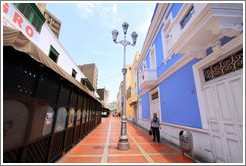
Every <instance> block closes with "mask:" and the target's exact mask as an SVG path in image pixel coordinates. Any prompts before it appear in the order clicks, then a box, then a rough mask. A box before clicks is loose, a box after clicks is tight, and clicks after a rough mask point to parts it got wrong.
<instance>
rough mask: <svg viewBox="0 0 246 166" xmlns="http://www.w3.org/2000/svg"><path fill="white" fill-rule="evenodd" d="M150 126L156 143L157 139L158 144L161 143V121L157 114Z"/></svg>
mask: <svg viewBox="0 0 246 166" xmlns="http://www.w3.org/2000/svg"><path fill="white" fill-rule="evenodd" d="M150 125H151V126H150V128H151V129H152V130H153V136H154V139H153V141H155V140H156V138H157V141H158V143H160V130H159V128H160V121H159V118H158V117H157V114H156V113H154V114H153V118H152V119H151V123H150Z"/></svg>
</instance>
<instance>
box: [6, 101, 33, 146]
mask: <svg viewBox="0 0 246 166" xmlns="http://www.w3.org/2000/svg"><path fill="white" fill-rule="evenodd" d="M28 119H29V111H28V108H27V107H26V106H25V105H24V104H23V103H21V102H19V101H16V100H3V151H7V150H9V149H11V148H14V147H16V146H20V145H22V143H23V142H24V139H25V136H26V129H27V124H28Z"/></svg>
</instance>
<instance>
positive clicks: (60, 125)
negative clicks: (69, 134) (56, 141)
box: [55, 107, 67, 132]
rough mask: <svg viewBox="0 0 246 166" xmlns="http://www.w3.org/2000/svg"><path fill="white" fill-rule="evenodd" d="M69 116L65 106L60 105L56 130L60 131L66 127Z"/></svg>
mask: <svg viewBox="0 0 246 166" xmlns="http://www.w3.org/2000/svg"><path fill="white" fill-rule="evenodd" d="M66 118H67V110H66V108H65V107H60V108H59V109H58V113H57V119H56V127H55V132H59V131H62V130H64V129H65V125H66Z"/></svg>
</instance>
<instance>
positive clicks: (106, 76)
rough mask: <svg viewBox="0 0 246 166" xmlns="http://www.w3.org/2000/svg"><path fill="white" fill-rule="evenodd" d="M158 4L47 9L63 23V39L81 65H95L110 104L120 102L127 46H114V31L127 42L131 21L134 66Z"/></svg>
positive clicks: (76, 5)
mask: <svg viewBox="0 0 246 166" xmlns="http://www.w3.org/2000/svg"><path fill="white" fill-rule="evenodd" d="M155 5H156V3H153V2H141V3H126V2H125V3H119V2H117V3H102V2H100V3H95V2H94V3H85V2H83V3H48V4H47V6H46V9H47V10H48V11H50V12H51V13H52V14H53V15H54V16H56V17H57V18H58V19H59V20H60V21H61V22H62V26H61V32H60V36H59V40H60V42H61V43H62V45H63V46H64V48H65V49H66V50H67V51H68V53H69V54H70V56H71V57H72V58H73V59H74V61H75V62H76V63H77V64H86V63H95V64H96V66H97V68H98V88H103V87H105V88H106V89H107V90H109V101H110V102H112V101H113V100H115V101H116V95H117V93H118V90H119V85H120V81H121V80H123V76H122V73H121V69H122V67H123V46H122V45H119V44H117V45H116V44H114V43H113V40H112V33H111V32H112V30H114V29H116V30H118V31H119V36H118V40H121V39H123V31H122V23H123V22H128V23H129V28H128V33H127V39H128V40H129V41H131V42H132V38H131V33H132V32H133V31H136V32H137V33H138V39H137V43H136V46H135V47H132V46H128V47H127V49H126V64H132V63H133V59H134V56H135V53H136V51H139V52H141V49H142V46H143V43H144V40H145V37H146V34H147V31H148V28H149V25H150V21H151V18H152V15H153V12H154V9H155Z"/></svg>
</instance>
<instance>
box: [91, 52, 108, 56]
mask: <svg viewBox="0 0 246 166" xmlns="http://www.w3.org/2000/svg"><path fill="white" fill-rule="evenodd" d="M92 54H95V55H101V56H112V55H113V54H112V53H107V52H101V51H92Z"/></svg>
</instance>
